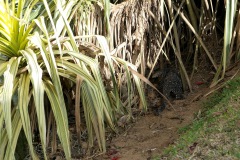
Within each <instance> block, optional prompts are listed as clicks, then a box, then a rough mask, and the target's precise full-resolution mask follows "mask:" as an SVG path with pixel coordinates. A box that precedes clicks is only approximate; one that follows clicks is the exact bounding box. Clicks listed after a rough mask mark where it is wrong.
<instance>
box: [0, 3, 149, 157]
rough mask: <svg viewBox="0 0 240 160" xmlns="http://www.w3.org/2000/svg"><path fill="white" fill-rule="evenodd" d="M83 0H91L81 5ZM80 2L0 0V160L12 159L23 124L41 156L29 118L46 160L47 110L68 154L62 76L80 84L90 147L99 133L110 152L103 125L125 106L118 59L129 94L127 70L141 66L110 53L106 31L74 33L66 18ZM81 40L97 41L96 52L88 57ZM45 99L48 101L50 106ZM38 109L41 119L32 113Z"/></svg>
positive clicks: (111, 123)
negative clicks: (106, 74)
mask: <svg viewBox="0 0 240 160" xmlns="http://www.w3.org/2000/svg"><path fill="white" fill-rule="evenodd" d="M86 4H89V3H84V5H86ZM102 4H104V5H105V7H106V8H107V4H108V5H109V3H108V1H102ZM81 5H83V4H82V2H79V1H77V0H71V1H61V0H57V1H47V0H43V1H37V0H32V1H26V0H21V1H15V0H12V1H8V0H6V1H4V0H0V57H1V62H0V75H1V80H2V84H1V86H0V90H1V94H0V98H1V103H0V159H14V152H15V148H16V143H17V140H18V138H19V133H20V131H21V130H22V129H23V130H24V133H25V135H26V138H27V142H28V146H29V150H30V154H31V156H32V158H33V159H38V155H37V154H36V153H35V150H34V147H33V132H32V130H33V126H32V124H33V122H32V121H37V126H38V127H37V128H38V131H39V133H40V140H41V146H42V151H43V155H44V159H47V154H48V153H47V151H46V147H47V139H48V138H49V137H47V133H49V132H50V130H51V127H49V126H47V124H48V125H49V123H46V121H47V119H46V118H49V117H47V115H46V113H47V112H48V111H49V108H48V107H50V110H51V112H52V113H53V117H54V118H53V120H54V121H55V122H56V130H57V134H58V137H59V139H60V142H61V144H62V147H63V150H64V152H65V156H66V159H71V149H70V140H69V139H70V138H69V127H68V117H67V109H66V105H65V99H64V94H63V91H64V88H63V87H62V81H63V80H67V81H69V82H73V83H74V84H76V90H74V91H75V93H76V104H75V105H76V106H75V107H76V108H75V110H77V109H78V110H77V111H78V113H76V114H75V116H76V117H75V118H76V120H79V121H80V111H79V104H80V100H79V99H80V98H81V105H82V108H83V110H84V115H85V121H86V125H87V131H88V141H89V144H90V146H93V140H94V137H96V138H97V140H98V144H99V148H100V149H101V150H102V151H105V127H106V124H105V123H106V122H107V124H108V125H109V126H110V127H111V128H113V129H114V119H115V114H116V113H117V112H119V113H120V112H121V111H122V110H124V109H123V108H122V107H124V106H123V105H122V103H121V102H120V97H119V94H118V84H117V80H116V79H117V77H116V76H115V72H116V71H115V69H114V67H113V62H114V63H115V65H122V66H124V67H123V68H124V69H125V70H126V72H127V73H128V78H127V79H128V82H129V86H128V89H129V92H128V95H129V97H132V95H131V94H132V93H131V92H130V89H131V83H132V80H131V77H130V71H129V69H131V70H132V71H134V70H135V71H136V68H135V67H134V66H133V65H131V64H130V63H128V62H126V61H124V60H122V59H119V58H117V57H114V56H112V54H110V51H109V47H108V43H107V40H106V39H105V38H104V37H103V36H97V35H96V36H86V35H84V36H82V35H80V36H78V37H74V34H73V32H72V29H71V27H70V25H69V22H70V21H71V19H72V18H73V15H74V14H75V12H76V11H77V10H78V9H79V8H81V7H80V6H81ZM105 16H106V17H107V16H108V14H105ZM84 38H95V40H96V41H97V43H98V44H99V45H98V47H99V52H98V53H97V54H95V55H94V56H88V54H86V55H85V54H82V53H81V52H80V51H82V50H81V49H80V48H81V47H80V46H78V45H77V43H76V41H79V40H80V39H84ZM99 57H103V58H104V59H105V61H104V65H107V66H108V69H109V71H110V75H111V76H110V77H111V80H112V81H113V87H114V89H113V90H112V91H111V90H110V91H108V92H107V91H106V88H105V86H104V83H103V79H102V75H101V72H100V71H101V70H100V64H102V62H100V63H99ZM133 73H134V72H133ZM133 78H134V80H135V82H136V83H137V89H138V91H139V93H140V98H141V100H142V104H143V106H144V107H146V102H145V100H144V94H143V89H142V87H141V83H140V81H139V77H138V76H136V74H133ZM46 99H47V100H48V101H49V103H50V106H47V103H45V101H46ZM128 104H129V106H131V104H130V103H128ZM47 108H48V109H47ZM121 108H122V109H121ZM34 112H36V116H37V118H36V119H35V118H33V117H34V115H35V114H34ZM30 115H33V116H30ZM79 121H78V123H80V122H79ZM50 125H51V124H50ZM53 129H54V128H52V130H53ZM78 133H79V134H80V132H78Z"/></svg>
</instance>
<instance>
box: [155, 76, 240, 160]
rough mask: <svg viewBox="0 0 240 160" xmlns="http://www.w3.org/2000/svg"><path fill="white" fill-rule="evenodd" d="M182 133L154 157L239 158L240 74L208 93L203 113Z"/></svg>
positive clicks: (182, 129)
mask: <svg viewBox="0 0 240 160" xmlns="http://www.w3.org/2000/svg"><path fill="white" fill-rule="evenodd" d="M179 133H180V138H179V139H178V140H177V141H176V142H175V144H173V145H170V146H169V147H168V148H166V149H165V150H164V151H163V154H162V156H161V158H160V157H155V158H153V160H157V159H188V158H190V157H191V158H200V159H218V158H223V159H238V158H240V154H239V153H240V78H237V79H234V80H232V81H230V82H228V83H227V84H226V86H225V87H224V88H223V89H222V90H221V91H219V92H218V93H215V94H214V95H213V96H211V97H209V98H208V100H207V101H205V102H204V103H203V111H202V114H201V116H200V117H199V116H198V118H197V119H195V120H194V121H193V123H192V124H191V125H188V126H186V127H183V128H181V129H179Z"/></svg>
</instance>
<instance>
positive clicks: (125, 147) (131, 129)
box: [97, 85, 209, 160]
mask: <svg viewBox="0 0 240 160" xmlns="http://www.w3.org/2000/svg"><path fill="white" fill-rule="evenodd" d="M194 87H195V89H194V90H195V91H196V90H197V91H198V92H193V93H191V94H189V95H188V96H187V98H186V99H184V100H178V101H174V102H172V103H173V106H174V108H175V111H174V110H173V109H172V108H169V107H167V109H165V110H164V111H163V112H162V113H161V115H160V116H155V115H154V114H153V113H149V114H146V115H144V116H139V117H138V118H137V119H136V122H135V123H132V124H130V125H129V126H127V129H126V131H125V132H124V133H121V134H120V135H118V136H117V137H115V138H113V139H112V141H111V142H110V144H109V149H108V151H107V153H106V155H103V156H101V157H98V158H97V159H99V158H100V159H111V160H146V159H150V158H151V157H155V156H157V155H160V153H161V152H162V150H163V149H164V148H165V147H167V146H168V145H169V144H171V143H173V142H174V140H175V139H176V138H178V136H179V135H178V133H177V131H178V129H179V128H181V127H183V126H186V125H187V124H190V123H191V122H192V120H193V119H194V114H195V113H197V112H198V111H199V110H200V108H201V102H200V101H199V97H200V96H199V95H203V94H204V93H206V92H207V91H208V90H209V89H208V88H206V86H205V85H202V86H198V85H195V86H194Z"/></svg>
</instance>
